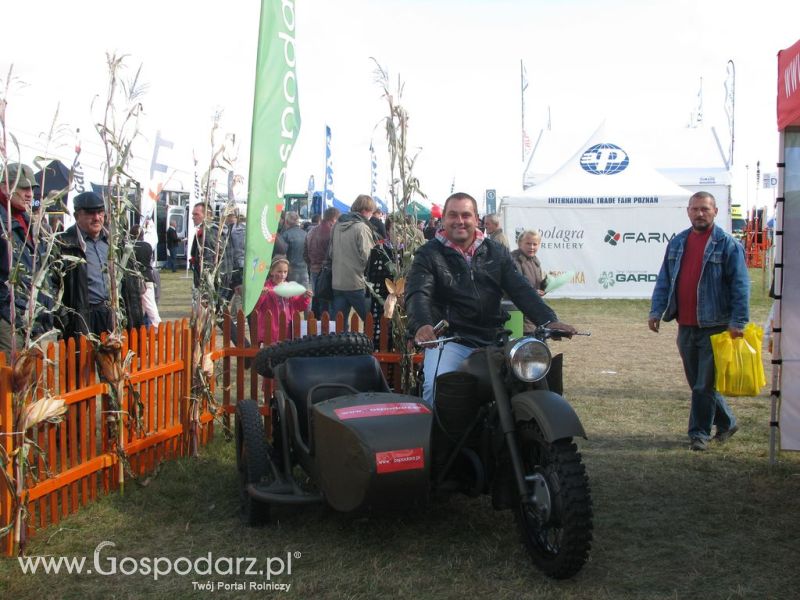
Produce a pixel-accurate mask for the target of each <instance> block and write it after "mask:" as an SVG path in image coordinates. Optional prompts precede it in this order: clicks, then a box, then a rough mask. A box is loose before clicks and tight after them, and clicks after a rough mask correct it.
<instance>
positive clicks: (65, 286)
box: [56, 225, 144, 339]
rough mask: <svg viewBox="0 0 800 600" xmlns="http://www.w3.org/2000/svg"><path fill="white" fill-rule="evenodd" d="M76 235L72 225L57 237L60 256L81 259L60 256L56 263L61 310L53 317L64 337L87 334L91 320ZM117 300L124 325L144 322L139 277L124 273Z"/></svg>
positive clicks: (83, 258)
mask: <svg viewBox="0 0 800 600" xmlns="http://www.w3.org/2000/svg"><path fill="white" fill-rule="evenodd" d="M79 235H80V234H79V233H78V227H77V225H73V226H72V227H70V228H69V229H67V230H66V231H65V232H63V233H61V234H59V235H58V238H57V241H58V243H57V251H58V256H59V257H64V256H72V257H77V258H80V259H81V260H80V261H74V260H73V261H67V260H63V259H61V260H60V261H59V264H57V265H56V278H57V280H58V282H59V286H60V288H61V290H62V296H61V303H62V309H61V310H60V311H59V313H58V314H57V315H56V320H57V323H58V327H59V329H60V330H61V332H62V334H63V336H64V339H68V338H70V337H74V336H77V335H81V334H86V333H88V327H87V323H89V322H90V319H89V310H90V308H89V278H88V275H87V272H86V271H87V267H86V252H85V250H84V247H83V245H82V244H81V242H80V240H79V239H78V236H79ZM120 300H121V306H122V308H123V311H124V313H125V318H126V320H127V323H126V324H125V326H126V327H127V328H128V329H131V328H133V327H139V326H141V325H143V324H144V317H143V315H142V300H141V296H140V292H139V278H138V276H136V275H130V274H126V275H124V276H123V278H122V286H121V288H120Z"/></svg>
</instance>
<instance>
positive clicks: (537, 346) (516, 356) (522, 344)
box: [508, 337, 551, 383]
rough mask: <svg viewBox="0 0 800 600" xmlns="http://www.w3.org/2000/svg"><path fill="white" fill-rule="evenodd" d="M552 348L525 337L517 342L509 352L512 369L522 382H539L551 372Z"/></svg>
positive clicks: (539, 341)
mask: <svg viewBox="0 0 800 600" xmlns="http://www.w3.org/2000/svg"><path fill="white" fill-rule="evenodd" d="M550 360H551V355H550V348H548V347H547V344H545V343H544V342H542V341H541V340H537V339H536V338H533V337H524V338H520V339H518V340H516V341H515V342H514V343H513V344H512V346H511V348H510V350H509V351H508V362H509V364H510V365H511V369H512V370H513V371H514V375H516V376H517V377H518V378H519V379H521V380H522V381H526V382H528V383H531V382H533V381H539V380H540V379H541V378H542V377H544V376H545V375H547V372H548V371H549V370H550Z"/></svg>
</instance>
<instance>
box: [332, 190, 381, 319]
mask: <svg viewBox="0 0 800 600" xmlns="http://www.w3.org/2000/svg"><path fill="white" fill-rule="evenodd" d="M373 212H375V201H374V200H373V199H372V197H371V196H367V195H366V194H361V195H360V196H358V197H357V198H356V199H355V202H353V205H352V206H351V207H350V212H349V213H347V214H346V215H343V216H342V217H341V218H340V219H339V221H338V222H337V223H336V226H335V227H334V228H333V234H332V235H331V254H332V258H333V261H332V262H333V314H334V315H335V314H338V313H340V312H341V313H344V316H345V328H346V327H347V316H348V315H349V314H350V309H351V308H352V309H354V310H355V311H356V313H358V316H359V317H360V318H361V320H362V321H363V320H366V318H367V309H368V303H367V297H366V291H365V290H366V279H365V278H364V270H365V269H366V268H367V263H368V262H369V253H370V251H371V250H372V247H373V246H374V245H375V236H374V234H373V231H372V227H370V224H369V218H370V217H371V216H372V213H373Z"/></svg>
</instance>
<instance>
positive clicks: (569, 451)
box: [514, 421, 592, 579]
mask: <svg viewBox="0 0 800 600" xmlns="http://www.w3.org/2000/svg"><path fill="white" fill-rule="evenodd" d="M517 434H518V443H519V447H520V451H521V456H522V461H523V466H524V471H525V475H526V476H530V475H534V474H538V475H540V476H541V477H543V478H544V480H545V481H546V483H547V488H548V491H549V497H550V514H549V517H548V518H547V520H546V521H544V522H543V520H542V518H541V516H540V515H539V514H538V513H537V511H536V510H535V509H534V508H533V506H531V505H529V504H523V503H522V502H518V504H517V506H516V508H515V509H514V511H515V516H516V520H517V526H518V527H519V530H520V533H521V534H522V539H523V543H524V544H525V547H526V549H527V550H528V553H529V554H530V556H531V559H532V560H533V563H534V564H535V565H536V566H537V567H538V568H539V569H541V570H542V571H543V572H544V573H545V574H546V575H547V576H549V577H552V578H554V579H567V578H569V577H572V576H573V575H575V574H576V573H577V572H578V571H580V570H581V568H582V567H583V565H584V564H585V563H586V560H587V558H588V556H589V549H590V547H591V543H592V499H591V494H590V490H589V479H588V477H587V476H586V469H585V468H584V466H583V463H582V462H581V455H580V453H579V452H578V449H577V447H576V446H575V444H574V443H573V442H572V439H563V440H557V441H555V442H552V443H548V442H547V441H545V439H544V436H543V435H542V432H541V429H540V428H539V426H538V424H537V423H536V422H535V421H526V422H524V423H518V424H517Z"/></svg>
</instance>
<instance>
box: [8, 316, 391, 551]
mask: <svg viewBox="0 0 800 600" xmlns="http://www.w3.org/2000/svg"><path fill="white" fill-rule="evenodd" d="M269 318H270V315H269V314H267V319H269ZM256 319H257V317H254V316H253V317H251V319H250V321H249V323H248V322H247V321H246V320H245V317H244V315H243V314H242V312H241V311H240V312H239V313H238V315H237V319H236V323H238V324H239V325H242V326H239V327H236V328H234V323H233V320H232V318H231V317H230V315H225V318H224V322H223V326H222V331H221V332H219V331H215V332H214V333H213V334H212V338H211V341H210V343H209V345H208V347H207V348H206V350H205V351H206V352H207V353H210V357H211V359H212V360H213V361H214V363H215V367H216V368H215V372H216V373H217V374H218V377H214V378H213V379H212V382H211V388H212V392H213V393H214V397H215V398H216V399H217V400H218V401H219V402H220V404H219V405H218V406H216V407H215V408H216V410H214V407H210V406H208V405H205V404H204V405H203V406H202V407H201V413H200V430H199V434H198V437H199V442H200V444H201V445H202V444H206V443H208V441H209V440H210V439H211V438H212V437H213V435H214V419H215V417H216V416H219V417H221V419H222V424H223V427H226V428H227V427H230V414H231V413H232V412H234V411H235V409H236V403H237V402H238V401H239V400H243V399H245V398H262V399H263V408H262V413H263V414H264V415H265V418H266V417H268V410H269V403H268V401H267V399H268V398H269V397H270V396H271V395H272V380H271V379H265V378H262V377H260V376H259V375H258V374H256V373H255V372H254V371H250V370H249V369H248V368H246V366H247V363H248V361H249V359H251V358H252V357H253V356H255V354H256V353H257V352H258V345H257V344H252V345H250V346H248V345H247V344H246V342H245V329H246V328H245V327H244V326H243V325H244V324H245V323H247V324H248V325H249V329H250V331H251V335H250V336H249V338H250V339H256V338H257V336H256V335H255V332H256V331H257V325H258V323H257V321H256ZM302 323H303V322H302V321H301V319H300V318H299V317H298V316H296V317H295V319H294V320H293V323H292V328H293V331H292V332H291V334H292V335H287V324H286V320H285V318H284V317H283V316H281V321H280V324H279V331H280V333H279V336H278V340H274V341H279V340H283V339H287V338H289V337H294V338H297V337H300V334H301V327H302V326H303V325H302ZM304 324H305V327H306V329H307V333H308V334H309V335H317V334H320V333H322V332H328V331H331V329H332V328H331V325H332V324H333V329H334V330H335V331H337V332H341V331H343V329H344V318H343V315H342V314H339V315H337V318H336V319H335V320H331V319H329V318H328V315H327V313H326V314H323V318H322V319H319V320H317V319H314V318H313V317H311V318H310V319H309V320H307V321H305V322H304ZM360 325H361V321H360V320H359V319H358V317H356V316H353V318H352V321H351V323H350V330H351V331H357V330H359V329H360V327H359V326H360ZM378 325H379V327H380V329H379V331H380V333H379V338H378V339H379V343H378V344H376V347H377V349H376V352H375V355H376V357H377V358H378V360H379V361H380V363H381V368H382V369H383V371H384V374H385V375H386V378H387V380H388V381H389V384H390V386H392V387H393V388H395V389H399V386H400V368H399V362H400V355H399V354H397V353H395V352H392V351H391V349H390V339H391V323H390V322H389V321H388V320H386V319H381V321H380V322H379V323H378ZM266 329H267V331H268V332H269V330H270V328H269V327H267V328H266ZM234 330H235V331H236V332H237V335H236V336H235V337H236V339H233V338H234V335H233V333H232V332H233V331H234ZM363 331H365V332H370V333H371V332H374V331H375V322H374V320H373V317H372V316H371V315H368V316H367V320H366V322H364V323H363ZM220 333H221V335H220ZM267 335H268V338H269V337H271V336H269V333H268V334H267ZM191 336H192V332H191V329H190V327H189V323H188V321H187V320H186V319H182V320H179V321H174V322H170V323H165V322H162V323H161V325H160V326H159V327H158V328H156V327H151V328H149V329H146V328H144V327H142V328H140V329H138V330H131V331H130V332H129V333H128V336H127V338H126V341H125V346H124V347H123V354H122V355H123V357H124V356H125V355H126V354H127V352H128V349H130V350H132V351H133V352H134V353H135V357H134V359H133V363H132V366H131V374H130V386H127V387H126V391H125V394H124V398H123V405H122V410H123V413H127V411H128V410H130V408H131V407H132V403H133V401H134V400H133V397H132V393H131V388H133V389H135V390H136V391H138V393H139V394H140V399H141V402H142V404H143V411H142V415H141V424H142V426H143V427H142V430H141V431H137V428H136V424H135V422H134V419H132V418H128V417H127V416H126V418H125V425H126V426H125V437H124V445H123V447H124V449H125V453H126V455H127V457H128V460H129V463H130V467H131V470H132V471H133V473H134V474H135V475H136V477H139V478H141V477H144V476H146V475H147V474H148V473H150V472H152V471H153V470H154V469H155V468H156V467H157V466H158V465H159V464H160V463H161V462H162V461H165V460H171V459H173V458H177V457H181V456H187V455H188V454H189V448H190V429H191V427H190V425H191V423H190V421H189V419H190V403H191V395H192V371H191V365H192V364H193V363H192V355H191V353H192V348H193V343H192V339H191ZM220 338H221V339H220ZM267 341H268V342H269V343H271V342H273V340H270V339H268V340H267ZM76 344H77V346H76ZM219 361H221V368H220V365H219ZM34 376H37V377H41V378H42V379H41V381H42V382H43V383H44V385H45V386H46V388H47V389H48V390H49V391H50V393H51V394H52V396H54V397H56V398H60V399H63V400H64V402H65V404H66V406H67V413H66V414H65V415H64V418H63V419H62V420H61V422H59V423H56V424H49V423H44V424H41V425H39V426H37V427H35V428H33V429H32V430H31V433H30V437H31V438H32V439H33V440H35V441H36V443H37V445H38V446H39V448H41V450H42V453H41V454H36V455H34V454H31V455H30V460H31V461H32V463H33V464H34V465H35V467H36V473H37V478H36V480H35V481H34V480H33V479H32V478H29V479H28V485H27V506H28V512H29V517H28V519H27V521H26V524H25V525H24V526H26V527H27V533H28V535H33V534H34V533H35V532H36V530H37V529H41V528H44V527H47V526H49V525H54V524H57V523H58V522H59V521H60V520H61V519H63V518H64V517H66V516H67V515H69V514H71V513H75V512H77V511H78V509H79V508H80V507H81V506H84V505H86V504H88V503H89V502H92V501H94V500H95V499H96V498H97V496H98V494H108V493H110V492H112V491H114V490H116V489H117V488H118V484H117V474H118V469H120V468H121V465H120V461H119V458H118V456H117V454H116V453H115V452H114V448H113V442H112V440H111V439H110V437H109V423H108V417H111V418H113V416H112V415H110V414H109V412H108V409H109V407H108V406H107V400H106V399H104V394H106V393H107V392H108V389H107V385H106V384H105V383H102V382H100V381H99V380H98V378H97V376H96V374H95V368H94V356H93V351H92V347H91V344H89V343H88V342H87V340H86V339H85V338H79V339H77V340H75V339H70V340H69V341H68V342H66V343H65V341H64V340H60V341H59V342H58V343H57V344H51V345H50V346H48V347H47V349H46V351H45V358H44V360H39V361H38V364H37V366H36V372H35V375H34ZM219 386H221V389H218V388H219ZM215 413H216V414H215ZM13 414H14V413H13V394H12V369H11V366H10V365H8V364H7V360H6V356H5V354H3V353H0V444H2V447H3V449H4V450H5V452H6V456H11V455H12V453H13V452H14V451H15V447H14V442H15V440H16V438H17V436H14V435H13V433H14V422H13ZM267 421H269V419H267ZM267 424H269V423H267ZM10 462H11V461H9V463H10ZM8 473H9V475H12V472H11V465H10V464H9V465H8ZM29 477H30V476H29ZM126 479H127V477H126ZM13 507H14V499H13V496H12V494H11V492H10V491H9V490H8V489H6V487H5V486H3V487H2V489H0V528H2V527H4V526H5V525H6V524H8V523H10V521H11V518H12V512H13ZM15 551H16V549H15V544H14V533H13V531H12V532H11V533H10V534H8V535H7V536H5V537H4V538H0V553H2V554H5V555H8V556H11V555H13V554H14V553H15Z"/></svg>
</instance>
